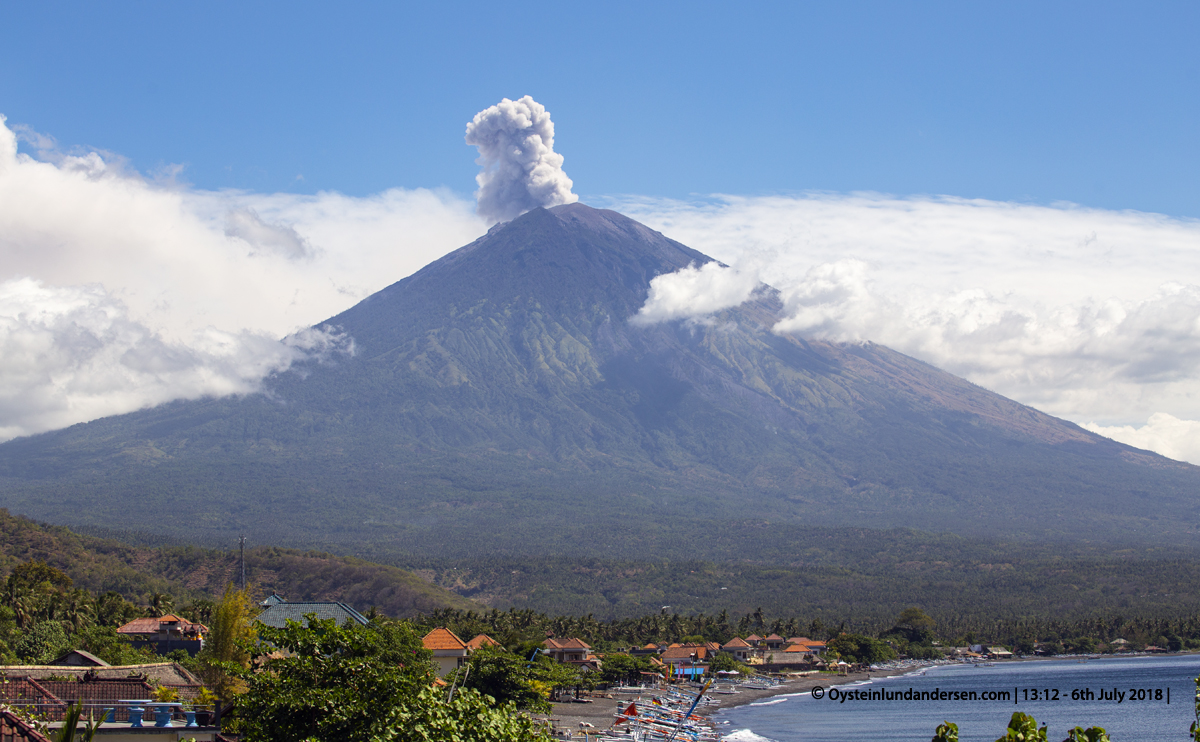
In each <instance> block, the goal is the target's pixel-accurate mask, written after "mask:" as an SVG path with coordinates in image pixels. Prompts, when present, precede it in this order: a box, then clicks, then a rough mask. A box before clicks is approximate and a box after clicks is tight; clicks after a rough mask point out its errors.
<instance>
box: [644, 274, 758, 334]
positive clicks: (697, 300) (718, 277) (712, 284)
mask: <svg viewBox="0 0 1200 742" xmlns="http://www.w3.org/2000/svg"><path fill="white" fill-rule="evenodd" d="M758 284H759V281H758V277H757V276H755V275H754V274H750V273H741V272H739V271H736V270H734V269H733V268H730V267H728V266H724V265H721V264H720V263H718V262H716V261H713V262H710V263H705V264H704V265H702V266H696V265H695V264H692V265H689V266H688V267H686V268H683V269H681V270H678V271H676V272H674V273H667V274H664V275H661V276H655V277H654V278H653V279H651V280H650V295H649V296H648V297H647V299H646V303H645V304H644V305H643V306H642V308H641V309H640V310H639V311H638V313H637V314H636V315H635V316H634V317H633V318H632V319H631V320H630V321H631V322H632V323H633V324H635V325H643V326H644V325H652V324H655V323H656V322H666V321H668V320H673V319H683V318H689V317H702V316H704V315H708V314H712V313H713V312H719V311H720V310H722V309H728V308H729V307H736V306H737V305H738V304H741V303H742V302H744V301H746V300H747V299H749V298H750V295H751V294H752V293H753V292H754V289H755V288H756V287H757V286H758Z"/></svg>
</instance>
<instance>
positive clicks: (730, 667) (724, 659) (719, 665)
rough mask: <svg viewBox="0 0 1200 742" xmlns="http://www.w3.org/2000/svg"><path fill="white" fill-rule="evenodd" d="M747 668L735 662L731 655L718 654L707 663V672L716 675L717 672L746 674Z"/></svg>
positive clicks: (735, 659)
mask: <svg viewBox="0 0 1200 742" xmlns="http://www.w3.org/2000/svg"><path fill="white" fill-rule="evenodd" d="M748 671H749V668H747V667H746V666H745V665H743V664H742V663H741V662H738V661H737V658H736V657H734V656H733V655H732V654H726V653H724V652H718V653H717V654H716V655H714V656H713V658H712V659H711V660H709V661H708V672H709V674H711V675H716V674H717V673H718V672H741V673H744V672H748Z"/></svg>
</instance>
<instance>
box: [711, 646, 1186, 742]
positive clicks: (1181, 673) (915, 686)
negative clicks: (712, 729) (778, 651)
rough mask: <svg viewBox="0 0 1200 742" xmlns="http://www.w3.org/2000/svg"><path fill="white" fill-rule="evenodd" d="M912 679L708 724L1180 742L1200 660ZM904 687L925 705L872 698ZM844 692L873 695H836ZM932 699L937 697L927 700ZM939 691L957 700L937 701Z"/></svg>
mask: <svg viewBox="0 0 1200 742" xmlns="http://www.w3.org/2000/svg"><path fill="white" fill-rule="evenodd" d="M919 673H920V671H918V673H911V674H908V675H902V676H897V677H893V678H882V679H880V680H871V681H867V682H862V683H857V684H853V685H845V686H837V692H836V693H834V692H831V689H828V688H827V689H826V691H825V693H824V697H823V698H820V699H817V698H814V697H813V695H812V694H810V693H808V692H805V693H798V694H795V695H787V696H776V697H775V698H770V699H765V700H763V701H759V702H757V703H754V704H750V705H747V706H739V707H737V708H732V709H727V710H725V711H722V712H720V713H719V714H718V715H717V716H716V717H715V721H716V722H717V725H718V726H717V728H718V729H719V730H720V731H721V734H722V736H723V738H724V739H727V740H730V741H731V742H762V741H763V740H773V741H774V742H792V741H793V740H797V741H798V740H803V741H804V742H846V741H848V740H874V739H881V740H882V739H886V740H888V741H889V742H910V741H911V742H918V740H919V741H920V742H929V739H930V738H931V737H933V733H934V730H935V729H936V728H937V726H938V724H940V723H941V722H942V721H943V720H948V721H952V722H955V723H956V724H958V729H959V739H960V740H962V742H994V740H995V739H996V738H997V737H1001V736H1003V733H1004V730H1005V728H1006V727H1007V726H1008V720H1009V718H1010V717H1011V716H1012V714H1013V712H1014V711H1021V712H1024V713H1026V714H1030V715H1032V716H1033V717H1034V718H1036V719H1037V721H1038V724H1039V726H1040V725H1043V724H1046V725H1048V726H1049V730H1048V732H1049V739H1051V740H1053V742H1059V740H1063V739H1065V738H1066V736H1067V732H1068V731H1069V730H1070V729H1072V728H1073V727H1075V726H1077V725H1078V726H1082V727H1084V728H1087V727H1090V726H1101V727H1104V728H1105V729H1106V730H1108V733H1109V734H1110V735H1111V737H1112V739H1113V741H1114V742H1143V741H1144V740H1185V739H1188V726H1189V725H1190V724H1191V723H1192V720H1193V718H1194V713H1195V700H1194V699H1195V692H1196V685H1195V682H1194V679H1195V678H1196V676H1197V675H1200V655H1183V656H1174V657H1122V658H1103V659H1089V660H1087V661H1085V662H1081V661H1079V660H1039V661H1032V662H1002V663H999V664H996V665H994V666H992V667H971V666H957V665H953V666H951V665H947V666H942V667H931V668H929V669H927V670H925V671H924V673H923V674H919ZM910 689H911V691H912V694H910V695H913V694H917V693H922V692H924V693H925V694H926V696H925V700H906V699H903V698H899V699H895V700H882V699H879V698H878V695H879V694H880V692H885V693H887V694H888V695H893V696H894V695H895V694H897V693H899V694H904V693H906V692H907V691H909V690H910ZM843 691H845V692H854V691H858V692H859V693H860V694H861V693H862V692H869V693H872V694H874V695H875V696H876V698H873V699H868V700H849V699H848V700H844V701H840V700H839V699H837V698H835V696H838V695H840V694H841V693H842V692H843ZM1055 691H1057V693H1056V692H1055ZM1102 691H1103V692H1102ZM1072 692H1074V695H1075V697H1076V699H1078V700H1073V699H1072ZM1089 692H1090V695H1091V698H1090V700H1089V699H1088V698H1087V696H1088V694H1089ZM930 693H936V694H937V696H938V700H930V699H931V696H930V695H928V694H930ZM944 693H957V694H959V696H958V698H957V699H956V700H955V699H947V700H942V698H941V697H940V696H941V695H942V694H944ZM971 693H974V694H975V700H970V699H971V696H970V694H971ZM1122 693H1123V694H1124V699H1123V700H1118V699H1120V698H1121V694H1122ZM985 695H986V696H990V697H989V698H986V699H985ZM1168 696H1169V699H1170V700H1169V702H1168ZM1014 698H1015V699H1016V703H1014ZM1056 699H1057V700H1056Z"/></svg>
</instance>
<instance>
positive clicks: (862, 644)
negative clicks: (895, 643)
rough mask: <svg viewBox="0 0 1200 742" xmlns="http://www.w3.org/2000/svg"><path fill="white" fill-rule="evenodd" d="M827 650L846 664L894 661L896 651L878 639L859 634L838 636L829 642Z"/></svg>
mask: <svg viewBox="0 0 1200 742" xmlns="http://www.w3.org/2000/svg"><path fill="white" fill-rule="evenodd" d="M827 648H828V649H829V650H832V651H834V652H836V653H837V654H838V656H840V657H842V658H843V659H845V660H846V661H847V662H863V663H866V664H871V663H875V662H886V661H888V660H894V659H896V650H894V649H892V648H891V647H889V646H888V645H887V644H886V643H884V642H881V641H879V640H878V639H872V638H871V637H869V636H863V635H861V634H840V635H838V636H837V637H835V638H834V639H833V640H831V641H830V642H829V644H828V645H827Z"/></svg>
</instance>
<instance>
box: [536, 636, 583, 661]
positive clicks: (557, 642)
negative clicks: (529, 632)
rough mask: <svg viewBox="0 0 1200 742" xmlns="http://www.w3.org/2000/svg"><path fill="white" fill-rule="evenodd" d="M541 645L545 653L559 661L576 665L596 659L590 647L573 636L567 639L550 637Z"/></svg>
mask: <svg viewBox="0 0 1200 742" xmlns="http://www.w3.org/2000/svg"><path fill="white" fill-rule="evenodd" d="M542 647H543V651H545V653H546V654H548V655H550V656H551V657H552V658H554V659H556V660H558V661H559V662H567V663H571V664H576V665H578V664H584V663H587V662H590V661H594V660H596V656H595V655H594V654H592V648H591V647H590V646H588V644H587V642H585V641H583V640H582V639H576V638H574V637H570V638H567V639H555V638H554V637H551V638H549V639H547V640H546V641H544V642H542Z"/></svg>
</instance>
